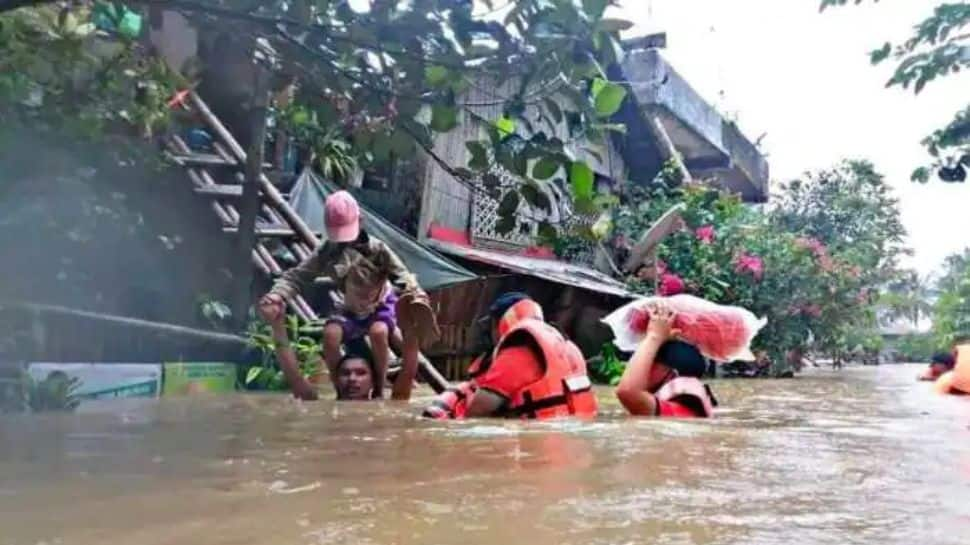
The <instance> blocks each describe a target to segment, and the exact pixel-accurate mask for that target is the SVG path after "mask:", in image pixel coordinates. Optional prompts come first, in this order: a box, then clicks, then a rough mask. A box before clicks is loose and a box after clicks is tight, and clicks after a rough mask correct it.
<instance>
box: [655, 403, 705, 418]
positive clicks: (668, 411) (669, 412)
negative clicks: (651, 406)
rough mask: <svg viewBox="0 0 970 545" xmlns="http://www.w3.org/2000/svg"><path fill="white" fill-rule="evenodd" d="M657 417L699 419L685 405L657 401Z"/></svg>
mask: <svg viewBox="0 0 970 545" xmlns="http://www.w3.org/2000/svg"><path fill="white" fill-rule="evenodd" d="M657 416H660V417H665V418H699V416H698V415H697V413H695V412H694V410H693V409H691V408H690V407H688V406H687V405H683V404H681V403H677V402H676V401H661V400H659V399H658V400H657Z"/></svg>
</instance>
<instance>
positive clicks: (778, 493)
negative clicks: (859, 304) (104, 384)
mask: <svg viewBox="0 0 970 545" xmlns="http://www.w3.org/2000/svg"><path fill="white" fill-rule="evenodd" d="M918 370H919V368H918V367H916V366H882V367H867V368H848V369H845V370H843V371H841V372H828V371H819V370H812V371H810V372H808V373H806V374H805V375H803V376H801V377H799V378H797V379H794V380H778V381H772V380H758V381H753V380H749V381H746V380H734V381H722V382H715V383H714V388H715V391H716V392H717V394H718V396H719V397H720V401H721V404H722V409H721V410H720V412H719V415H718V418H716V419H715V420H713V421H710V422H688V421H661V420H632V419H628V418H625V417H623V415H622V413H621V411H620V410H619V407H618V406H617V405H616V404H615V402H613V401H612V400H611V399H610V398H611V396H610V395H609V391H607V390H603V391H601V398H602V399H603V409H604V411H603V412H604V414H603V416H602V417H601V418H600V419H599V420H598V421H597V422H594V423H576V422H560V423H552V424H540V423H524V424H523V423H517V422H504V421H488V422H449V423H439V422H428V421H423V420H421V419H418V418H416V417H414V413H415V412H416V411H417V409H418V406H419V405H420V401H415V402H414V403H412V404H411V405H410V406H408V405H400V404H393V403H384V404H335V403H333V402H318V403H313V404H299V403H296V402H293V401H291V400H289V399H286V398H284V397H283V396H274V395H261V396H260V395H243V394H240V395H229V396H213V397H191V398H182V399H163V400H153V401H137V400H129V401H116V402H104V403H99V404H96V405H94V404H92V405H89V406H88V407H87V408H85V410H84V411H83V412H81V413H78V414H73V415H39V416H18V417H3V418H0V545H39V544H46V545H57V544H63V545H70V544H97V545H104V544H125V545H154V544H173V545H174V544H178V545H188V544H191V545H217V544H219V545H222V544H226V545H228V544H274V545H275V544H290V543H292V544H348V545H369V544H382V545H383V544H387V545H391V544H398V545H412V544H415V545H417V544H421V545H434V544H468V545H479V544H481V545H504V544H519V543H522V544H529V545H553V544H555V545H570V544H581V545H596V544H641V543H657V544H678V545H680V544H685V545H686V544H697V545H713V544H746V545H752V544H755V545H762V544H763V545H768V544H784V545H801V544H806V545H808V544H812V545H814V544H830V543H831V544H840V545H842V544H847V543H853V544H854V543H860V544H863V543H864V544H907V545H909V544H913V543H920V544H929V545H950V544H952V545H958V544H959V545H965V544H967V543H970V431H968V424H970V398H964V399H960V398H945V397H938V396H935V395H933V394H932V393H931V391H930V386H929V385H927V384H925V383H916V382H914V376H915V374H916V373H917V371H918Z"/></svg>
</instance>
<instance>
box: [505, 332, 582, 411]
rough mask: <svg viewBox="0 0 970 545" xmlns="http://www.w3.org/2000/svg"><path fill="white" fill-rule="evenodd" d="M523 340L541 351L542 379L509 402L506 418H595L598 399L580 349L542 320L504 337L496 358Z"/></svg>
mask: <svg viewBox="0 0 970 545" xmlns="http://www.w3.org/2000/svg"><path fill="white" fill-rule="evenodd" d="M522 340H531V341H533V342H534V345H535V346H536V347H538V349H539V352H540V356H541V364H542V366H543V376H542V378H540V379H539V380H537V381H535V382H533V383H531V384H528V385H526V386H525V387H523V388H522V389H521V390H519V391H518V392H516V393H515V394H514V395H513V396H512V398H511V399H509V404H508V407H506V410H505V415H506V416H510V417H521V418H537V419H547V418H558V417H564V416H579V417H586V418H591V417H594V416H596V411H597V403H596V396H595V394H594V393H593V385H592V383H591V382H590V380H589V376H588V375H587V374H586V359H585V358H584V357H583V353H582V352H581V351H580V350H579V347H577V346H576V345H575V344H573V343H572V342H571V341H569V340H568V339H566V338H565V337H563V335H562V334H561V333H560V332H559V331H557V330H556V328H554V327H552V326H551V325H549V324H547V323H545V322H543V321H542V320H537V319H525V320H520V321H519V322H518V323H517V324H515V326H514V327H512V328H511V329H510V330H509V331H508V332H507V333H506V334H505V335H504V336H503V337H502V339H501V340H500V341H499V342H498V346H496V347H495V352H494V354H495V355H496V356H497V355H498V353H499V352H501V351H502V349H503V348H505V347H506V346H508V345H509V343H511V342H516V343H517V344H518V343H519V342H521V341H522ZM493 360H494V357H493ZM523 363H525V362H523ZM522 368H525V365H523V366H522Z"/></svg>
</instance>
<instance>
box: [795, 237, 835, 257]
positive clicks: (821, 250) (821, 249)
mask: <svg viewBox="0 0 970 545" xmlns="http://www.w3.org/2000/svg"><path fill="white" fill-rule="evenodd" d="M795 245H796V246H798V247H799V248H804V249H806V250H811V251H812V253H813V254H815V255H816V256H822V255H825V254H826V253H828V250H827V249H826V248H825V244H822V241H820V240H819V239H817V238H811V237H809V238H804V237H803V238H798V239H795Z"/></svg>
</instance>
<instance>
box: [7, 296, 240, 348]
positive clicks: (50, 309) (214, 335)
mask: <svg viewBox="0 0 970 545" xmlns="http://www.w3.org/2000/svg"><path fill="white" fill-rule="evenodd" d="M4 307H9V308H16V309H23V310H27V311H29V312H31V313H33V314H34V315H35V316H39V315H40V314H45V313H46V314H58V315H61V316H74V317H78V318H87V319H90V320H98V321H101V322H107V323H113V324H118V325H123V326H128V327H134V328H138V329H147V330H150V331H154V332H156V333H159V334H166V335H175V336H181V337H193V338H195V339H199V340H204V341H210V342H218V343H224V344H232V345H237V346H239V347H243V346H245V345H246V344H247V343H248V341H247V340H246V338H245V337H240V336H239V335H232V334H230V333H219V332H217V331H206V330H204V329H196V328H192V327H186V326H181V325H175V324H168V323H163V322H152V321H148V320H142V319H139V318H129V317H126V316H117V315H114V314H103V313H100V312H90V311H86V310H78V309H74V308H68V307H61V306H57V305H43V304H39V303H8V304H5V305H0V309H3V308H4Z"/></svg>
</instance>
